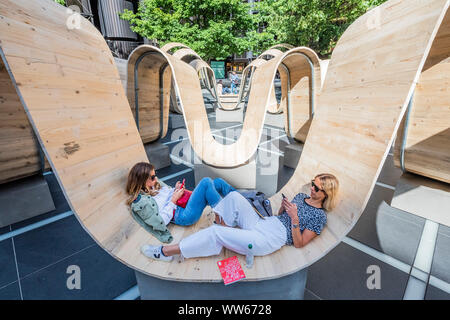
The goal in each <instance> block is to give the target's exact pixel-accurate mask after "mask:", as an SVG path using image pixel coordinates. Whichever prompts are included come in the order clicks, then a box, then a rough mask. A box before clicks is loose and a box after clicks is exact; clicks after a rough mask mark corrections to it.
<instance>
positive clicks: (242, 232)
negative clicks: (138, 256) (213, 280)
mask: <svg viewBox="0 0 450 320" xmlns="http://www.w3.org/2000/svg"><path fill="white" fill-rule="evenodd" d="M338 189H339V182H338V180H337V178H336V177H335V176H334V175H332V174H327V173H324V174H319V175H317V176H316V177H315V178H314V180H312V181H311V189H310V196H308V195H306V194H304V193H299V194H297V195H296V196H295V197H294V199H292V201H291V202H290V201H288V200H287V199H286V198H284V199H283V201H282V204H281V207H280V209H279V210H278V216H272V217H266V218H265V219H262V218H260V217H259V215H258V214H257V213H256V212H255V210H254V209H253V207H252V206H251V205H250V203H249V202H248V201H247V199H245V198H244V197H243V196H242V195H241V194H240V193H238V192H236V191H231V192H229V193H228V194H227V195H226V196H225V197H224V198H223V199H222V200H221V201H220V202H219V203H218V204H217V205H216V206H215V207H214V212H215V213H216V215H217V218H219V219H216V222H217V221H222V222H221V224H220V225H219V224H216V225H212V226H210V227H208V228H206V229H203V230H200V231H199V232H196V233H194V234H191V235H190V236H188V237H186V238H184V239H182V240H181V241H180V243H178V244H174V245H165V246H150V245H144V246H142V248H141V251H142V253H143V254H144V255H145V256H147V257H149V258H152V259H156V260H163V261H171V260H172V258H173V257H172V256H174V255H177V254H181V255H182V256H183V257H184V258H194V257H207V256H212V255H218V254H220V252H221V251H222V248H223V247H225V248H227V249H229V250H232V251H234V252H237V253H239V254H243V255H246V254H247V253H248V250H249V244H251V245H252V248H251V252H252V254H253V255H255V256H263V255H267V254H270V253H272V252H274V251H277V250H279V249H280V248H281V247H283V246H284V245H293V246H295V247H296V248H301V247H303V246H305V245H306V244H308V243H309V242H310V241H311V240H313V239H314V238H315V237H317V236H318V235H320V233H321V232H322V229H323V228H324V226H325V224H326V221H327V215H326V211H330V210H332V209H333V208H334V207H335V205H336V200H337V193H338ZM234 227H238V228H234Z"/></svg>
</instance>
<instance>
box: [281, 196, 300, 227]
mask: <svg viewBox="0 0 450 320" xmlns="http://www.w3.org/2000/svg"><path fill="white" fill-rule="evenodd" d="M282 205H283V206H284V209H285V210H286V212H287V214H288V215H289V217H290V218H291V220H292V223H294V224H297V223H298V222H299V219H298V214H297V205H296V204H295V203H292V202H289V201H288V200H286V199H283V202H282Z"/></svg>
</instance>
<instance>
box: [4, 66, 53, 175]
mask: <svg viewBox="0 0 450 320" xmlns="http://www.w3.org/2000/svg"><path fill="white" fill-rule="evenodd" d="M0 90H1V93H0V184H2V183H6V182H10V181H14V180H18V179H21V178H25V177H28V176H31V175H34V174H38V173H39V172H40V171H41V169H42V164H41V156H40V153H39V148H38V142H37V139H36V137H35V135H34V132H33V129H32V128H31V125H30V122H29V121H28V118H27V115H26V114H25V110H24V109H23V107H22V103H21V101H20V99H19V96H18V95H17V92H16V89H15V87H14V85H13V83H12V82H11V78H10V76H9V74H8V71H7V70H6V68H5V65H4V63H3V61H1V60H0ZM44 161H45V169H49V168H50V165H49V163H48V162H47V161H46V159H44Z"/></svg>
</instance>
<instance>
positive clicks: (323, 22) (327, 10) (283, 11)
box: [257, 0, 386, 56]
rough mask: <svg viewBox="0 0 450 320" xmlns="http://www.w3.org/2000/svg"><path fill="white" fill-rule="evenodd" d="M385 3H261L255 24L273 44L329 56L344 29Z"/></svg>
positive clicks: (322, 0)
mask: <svg viewBox="0 0 450 320" xmlns="http://www.w3.org/2000/svg"><path fill="white" fill-rule="evenodd" d="M385 1H386V0H264V1H261V2H259V3H258V4H257V9H258V15H257V18H258V22H259V23H260V24H261V25H263V26H264V27H265V31H266V33H268V34H270V35H272V36H273V41H274V42H275V43H290V44H292V45H294V46H306V47H310V48H311V49H313V50H315V51H316V52H317V53H318V54H320V55H321V56H329V55H330V54H331V52H332V50H333V48H334V47H335V45H336V43H337V41H338V39H339V37H340V36H341V35H342V34H343V33H344V31H345V29H347V27H348V26H349V25H350V24H352V23H353V22H354V21H355V20H356V19H357V18H358V17H359V16H361V15H363V14H364V13H365V12H367V11H368V10H369V9H371V8H372V7H375V6H377V5H380V4H381V3H383V2H385Z"/></svg>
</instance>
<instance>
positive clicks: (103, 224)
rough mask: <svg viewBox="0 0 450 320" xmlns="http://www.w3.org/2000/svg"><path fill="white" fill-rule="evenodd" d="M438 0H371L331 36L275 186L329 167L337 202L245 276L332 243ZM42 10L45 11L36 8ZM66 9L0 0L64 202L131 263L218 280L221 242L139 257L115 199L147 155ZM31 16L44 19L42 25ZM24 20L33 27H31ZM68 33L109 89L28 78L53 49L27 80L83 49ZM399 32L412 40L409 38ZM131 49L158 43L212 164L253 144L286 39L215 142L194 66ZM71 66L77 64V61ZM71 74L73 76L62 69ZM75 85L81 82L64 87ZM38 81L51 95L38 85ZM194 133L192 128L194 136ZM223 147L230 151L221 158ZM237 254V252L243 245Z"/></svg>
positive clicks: (104, 59) (387, 128)
mask: <svg viewBox="0 0 450 320" xmlns="http://www.w3.org/2000/svg"><path fill="white" fill-rule="evenodd" d="M448 6H449V1H446V0H433V1H427V2H424V1H420V0H411V1H408V2H406V1H399V0H391V1H389V2H386V3H385V4H383V5H382V6H380V7H379V8H378V9H376V10H380V12H379V14H380V17H381V21H380V25H379V27H374V28H371V27H370V26H371V25H370V24H369V23H368V22H369V21H371V20H370V19H371V14H373V11H371V12H369V13H367V14H366V15H364V16H363V17H361V18H359V19H358V20H357V21H355V22H354V23H353V24H352V25H351V26H350V27H349V28H348V29H347V31H346V32H345V33H344V35H343V36H342V37H341V39H340V40H339V42H338V44H337V46H336V49H335V50H334V52H333V55H332V59H331V62H330V65H329V72H328V73H327V77H326V79H325V83H324V87H323V89H322V92H321V94H320V96H319V99H318V107H317V110H316V114H315V116H314V119H313V121H312V123H311V128H310V132H309V134H308V139H307V141H306V143H305V146H304V149H303V153H302V157H301V159H300V162H299V165H298V167H297V169H296V170H295V172H294V174H293V176H292V178H291V179H290V180H289V182H288V183H287V184H286V185H285V186H284V187H283V188H282V190H281V192H283V193H284V194H286V195H287V196H288V197H289V198H292V197H293V196H294V195H295V194H297V193H298V192H300V191H304V192H307V190H308V188H309V181H310V179H311V178H312V177H313V176H314V175H315V174H317V173H320V172H330V173H333V174H335V175H336V176H337V177H338V178H339V181H340V195H339V204H338V206H337V208H336V209H335V210H333V211H332V212H330V213H329V214H328V224H327V226H326V228H325V229H324V231H323V232H322V234H321V235H320V236H319V237H317V238H315V239H314V240H313V241H312V242H311V243H310V244H309V245H308V246H306V247H305V248H302V249H295V248H293V247H283V248H282V249H281V250H279V251H277V252H275V253H274V254H272V255H269V256H264V257H257V258H256V259H255V268H253V269H251V270H249V271H248V272H247V280H249V281H251V280H263V279H273V278H278V277H280V276H284V275H288V274H291V273H293V272H295V271H297V270H300V269H302V268H304V267H306V266H308V265H310V264H311V263H313V262H314V261H317V259H319V258H320V257H322V256H323V255H324V254H326V253H327V252H329V251H330V250H331V249H332V248H334V247H335V246H336V245H337V244H338V243H339V241H340V240H342V238H343V237H344V236H345V235H346V234H347V233H348V232H349V231H350V229H351V228H352V227H353V225H354V224H355V223H356V221H357V220H358V218H359V216H360V215H361V213H362V211H363V210H364V207H365V206H366V204H367V201H368V199H369V197H370V194H371V192H372V190H373V187H374V184H375V182H376V179H377V177H378V174H379V172H380V170H381V167H382V165H383V163H384V160H385V157H386V155H387V153H388V149H389V147H390V145H391V142H392V140H393V137H394V135H395V133H396V130H397V127H398V125H399V122H400V119H401V117H402V115H403V113H404V111H405V109H406V105H407V102H408V99H409V96H410V95H411V93H412V89H413V87H414V84H415V83H416V82H417V81H418V76H419V74H420V72H421V69H422V67H423V65H424V63H425V60H426V57H427V55H428V52H429V49H430V48H431V44H432V42H433V40H434V36H435V35H436V33H437V31H438V28H439V26H440V24H441V23H442V19H443V17H444V14H445V13H446V12H447V10H448ZM49 12H50V13H51V19H47V15H48V13H49ZM30 16H31V17H33V18H32V19H30V18H29V17H30ZM66 18H67V17H66V14H65V11H64V10H63V9H62V8H61V7H60V6H58V5H56V4H54V3H53V2H52V1H50V0H42V1H34V2H29V1H25V0H16V1H12V0H2V1H1V2H0V41H1V43H0V44H1V49H2V52H3V54H4V56H2V58H3V59H5V60H4V62H5V64H6V63H7V64H8V65H9V67H10V68H11V70H12V73H13V76H14V79H15V81H16V83H15V84H16V86H17V89H18V92H19V93H20V95H21V97H22V98H23V101H24V103H25V105H24V108H25V111H26V113H27V115H28V117H29V119H30V122H31V124H32V126H33V128H34V129H35V131H36V133H37V134H38V137H39V140H40V143H41V144H42V145H43V147H44V150H45V152H46V155H47V157H48V159H50V162H51V165H52V168H53V170H54V172H55V175H56V177H57V178H58V181H59V182H60V184H61V186H62V189H63V191H64V194H65V195H66V198H67V200H68V202H69V204H70V206H71V208H72V210H73V211H74V212H75V214H76V216H77V218H78V219H80V221H81V223H82V225H83V227H84V228H85V229H86V230H87V231H88V232H89V233H90V234H91V236H92V237H93V238H94V239H95V240H96V241H97V242H98V243H99V244H100V245H101V246H102V247H103V248H104V249H105V250H107V251H108V252H109V253H110V254H111V255H112V256H113V257H115V258H116V259H118V260H119V261H122V262H123V263H125V264H127V265H128V266H130V267H132V268H134V269H136V270H139V271H140V272H143V273H146V274H149V275H152V276H155V277H160V278H164V279H171V280H179V281H202V282H211V281H214V282H218V281H221V278H220V275H219V274H218V271H217V268H216V267H215V262H216V261H217V260H218V259H220V258H221V257H224V256H229V255H230V254H232V253H231V252H229V251H224V252H223V253H222V254H221V255H220V256H219V257H210V258H199V259H190V260H189V261H185V262H184V263H183V264H178V263H177V262H176V261H174V262H172V263H165V262H160V261H149V259H147V258H145V257H144V256H143V255H142V254H140V252H139V248H140V246H141V245H143V244H144V243H154V244H156V243H159V242H158V241H157V240H156V239H155V238H154V237H152V236H150V235H149V234H148V233H147V232H145V230H144V229H143V228H141V227H140V226H138V225H137V224H136V223H135V222H134V220H133V219H132V218H131V216H130V212H129V207H128V206H126V204H125V200H126V194H125V192H124V187H125V181H126V176H127V173H128V170H129V169H130V167H131V166H132V165H133V164H134V163H136V162H138V161H147V157H146V154H145V151H144V148H143V146H142V140H141V137H140V135H139V133H138V131H137V129H136V126H135V125H134V119H133V114H132V112H131V109H130V106H129V105H128V103H127V99H126V97H125V95H124V92H123V89H122V85H121V81H120V76H119V74H118V71H117V69H116V67H115V66H114V61H113V58H112V56H111V53H110V52H109V49H108V47H107V45H106V43H104V41H103V39H102V38H101V35H100V34H99V33H98V31H97V30H95V28H94V27H93V26H92V25H91V24H90V23H89V22H87V21H86V20H84V19H83V20H82V25H81V29H80V30H77V29H75V30H68V29H67V28H66V27H65V21H66ZM13 21H14V22H17V23H12V22H13ZM41 21H42V24H43V25H45V28H43V32H42V33H40V32H41V29H40V22H41ZM26 22H28V23H29V24H28V23H26ZM446 23H447V22H446ZM18 25H27V26H28V28H34V29H35V30H31V29H30V30H31V31H33V33H32V32H31V31H27V32H24V33H20V37H18V36H17V35H16V33H17V32H22V31H23V30H22V29H21V28H18V29H16V27H17V26H18ZM52 26H53V27H52ZM48 29H51V30H53V32H54V33H57V34H59V36H58V41H53V40H52V38H51V37H50V35H49V33H48V31H47V30H48ZM19 30H20V31H19ZM34 32H35V33H37V34H40V36H35V35H34ZM406 34H408V35H407V36H406ZM46 37H47V38H46ZM18 38H20V40H19V41H20V42H22V41H23V43H22V45H26V44H28V43H29V44H30V46H31V47H40V46H41V45H40V44H39V43H38V42H36V41H38V40H39V41H41V40H42V39H45V40H46V41H45V44H46V46H45V47H42V48H41V49H42V50H41V51H39V50H38V51H32V52H33V55H32V56H31V55H29V54H30V52H31V51H29V50H23V51H18V50H16V49H15V46H16V45H17V41H18V40H17V39H18ZM59 39H65V40H64V41H60V40H59ZM80 39H83V41H84V42H85V43H95V45H94V47H93V48H92V50H94V51H95V50H98V54H96V55H93V56H92V57H91V58H92V59H93V60H92V62H93V63H94V64H98V65H102V66H103V67H102V68H101V69H102V72H103V73H105V74H107V76H106V78H108V79H111V80H112V81H111V83H108V85H109V87H110V94H109V95H108V94H107V92H106V91H105V89H104V87H105V84H104V83H102V82H101V81H100V80H98V84H97V85H98V87H99V88H100V89H97V88H95V87H96V86H94V84H93V83H90V86H93V88H85V87H82V86H81V85H80V86H76V83H78V82H79V77H80V73H77V72H74V73H73V74H72V73H71V71H68V72H65V73H64V74H62V75H61V77H60V79H61V81H60V82H61V83H62V84H64V83H67V87H68V88H70V89H68V88H65V86H64V85H61V86H57V85H55V83H52V85H48V84H46V83H45V82H44V81H40V79H42V78H44V79H45V77H46V76H48V77H49V78H50V79H51V78H52V77H54V75H53V72H54V68H55V66H54V64H55V63H57V62H56V61H54V62H53V63H52V62H51V61H50V62H49V66H48V68H45V67H44V68H39V70H40V73H39V74H37V73H36V74H35V77H36V81H35V82H33V83H35V84H36V85H32V83H31V82H29V81H30V79H31V78H30V75H32V73H33V72H36V70H38V69H37V68H33V67H30V65H31V66H32V65H33V64H34V63H40V62H39V59H38V60H35V59H37V58H42V59H46V57H48V56H49V55H51V54H52V52H53V51H54V52H59V54H61V55H64V52H67V54H66V59H65V60H63V61H64V63H63V64H62V66H63V67H69V64H70V63H69V62H70V59H71V58H73V59H74V61H78V60H79V59H78V58H76V57H75V56H76V55H77V52H79V51H80V52H79V55H80V57H81V56H84V53H83V52H81V51H83V50H80V49H78V47H77V42H76V41H74V40H80ZM411 39H414V42H415V44H414V45H411V44H410V43H409V41H411ZM439 41H442V39H441V38H439ZM446 41H448V39H446ZM443 47H445V46H443ZM95 48H96V49H95ZM68 49H69V50H68ZM142 50H143V51H142V52H145V50H154V51H155V52H159V53H160V54H161V56H163V57H165V59H166V60H167V61H168V62H169V64H170V68H171V69H170V70H171V72H172V76H173V78H174V82H175V83H176V88H177V90H178V91H179V92H178V94H179V96H180V98H181V102H182V108H183V112H184V116H185V121H186V123H187V128H188V132H189V138H190V140H191V142H192V143H193V147H194V150H196V152H197V151H198V150H200V151H201V152H198V154H199V155H200V156H201V157H202V158H203V159H206V160H207V161H209V162H210V163H218V164H223V163H224V166H227V165H230V164H233V163H243V161H245V160H243V159H245V158H246V156H243V155H242V153H241V154H239V152H238V151H240V150H246V151H247V152H251V149H252V148H253V145H255V146H257V142H258V140H259V137H260V127H261V124H262V123H263V121H264V115H265V111H266V106H267V101H268V99H269V94H270V90H271V87H272V85H273V77H274V75H275V72H276V70H277V68H278V67H279V63H280V62H281V61H282V60H283V58H285V57H286V56H287V55H288V53H289V51H287V52H285V53H284V54H283V55H281V56H279V57H275V58H274V59H272V60H270V61H267V62H265V63H264V64H262V65H261V66H260V67H258V68H257V70H256V72H255V74H254V81H255V82H254V83H255V84H256V85H255V86H256V87H257V88H258V89H259V90H261V91H260V92H261V93H262V94H260V95H259V96H256V95H255V94H253V95H251V96H250V99H249V107H248V110H247V112H248V115H249V119H251V120H248V121H247V117H246V121H245V122H244V126H243V132H242V134H241V138H240V140H241V141H240V142H239V143H236V144H234V145H231V146H229V147H227V148H225V147H223V146H219V145H214V144H211V145H210V144H209V143H210V142H211V141H210V137H209V134H210V128H209V124H208V126H205V125H203V124H205V123H206V122H207V121H208V120H207V117H206V112H205V110H204V108H198V107H197V108H196V109H195V108H194V107H193V106H194V105H197V103H198V101H201V100H200V99H201V97H200V96H201V94H200V92H201V91H200V88H199V87H200V85H199V82H198V76H197V74H196V72H195V70H194V69H193V68H192V67H191V66H189V65H188V64H186V63H184V62H182V61H180V60H179V59H176V58H174V57H172V56H170V55H165V53H164V51H160V50H159V49H155V48H149V46H148V47H144V49H142ZM43 51H47V53H44V52H43ZM12 52H13V53H12ZM39 52H40V53H39ZM35 54H38V56H36V55H35ZM387 54H388V56H389V57H388V58H386V55H387ZM39 55H42V57H40V56H39ZM34 61H35V62H34ZM27 62H29V63H30V64H27ZM52 64H53V65H52ZM431 67H432V65H430V66H429V69H431ZM81 69H84V72H89V68H81ZM33 70H34V71H33ZM68 70H70V69H68ZM92 73H95V71H94V70H92ZM72 75H73V76H74V78H75V79H76V80H72V79H71V76H72ZM22 78H23V79H24V80H26V79H28V80H27V81H28V83H27V84H25V85H21V84H20V83H21V80H22ZM193 79H196V81H193ZM267 79H271V81H267ZM19 84H20V85H19ZM74 86H75V87H74ZM73 88H76V89H75V90H73ZM78 88H82V90H80V92H79V93H76V92H75V91H76V90H77V89H78ZM49 93H51V94H52V96H53V99H52V98H49V97H48V95H49ZM99 97H101V98H102V99H99ZM55 101H57V102H55ZM88 106H94V107H92V108H91V107H88ZM261 106H265V107H264V108H261ZM105 110H108V114H105ZM51 111H53V112H51ZM187 111H189V112H187ZM191 111H192V112H191ZM55 123H56V125H55ZM58 124H59V128H58ZM199 135H204V137H202V138H200V139H199V138H198V136H199ZM202 143H205V144H207V145H206V146H203V145H201V144H202ZM237 146H239V147H240V148H241V149H238V148H237ZM206 151H208V152H206ZM224 152H225V154H226V155H228V156H230V158H232V160H231V161H224V162H222V161H223V159H222V155H223V153H224ZM251 153H253V152H251ZM244 154H245V153H244ZM271 201H272V205H273V207H274V208H275V209H276V208H278V206H279V204H280V201H281V195H280V193H278V194H276V195H274V196H273V197H272V198H271ZM211 218H212V216H211V215H209V216H208V214H204V215H203V216H202V220H201V222H200V223H198V224H196V225H194V226H191V227H187V228H186V227H179V226H171V228H172V231H173V234H174V237H175V241H179V239H181V238H182V237H185V236H187V235H189V234H191V233H192V232H194V231H196V230H198V229H199V228H203V227H206V226H208V225H209V224H210V223H211V220H210V219H211ZM239 257H240V259H241V261H243V260H242V258H243V257H241V256H239Z"/></svg>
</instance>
